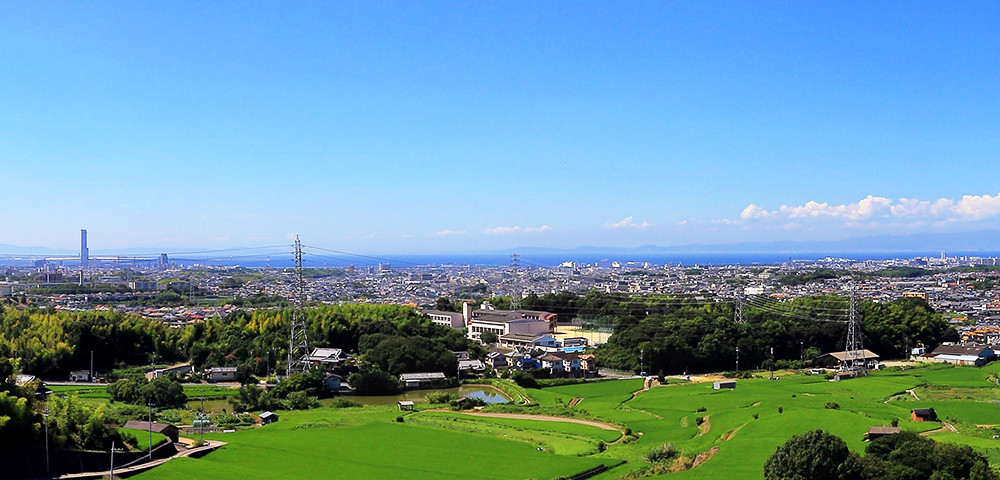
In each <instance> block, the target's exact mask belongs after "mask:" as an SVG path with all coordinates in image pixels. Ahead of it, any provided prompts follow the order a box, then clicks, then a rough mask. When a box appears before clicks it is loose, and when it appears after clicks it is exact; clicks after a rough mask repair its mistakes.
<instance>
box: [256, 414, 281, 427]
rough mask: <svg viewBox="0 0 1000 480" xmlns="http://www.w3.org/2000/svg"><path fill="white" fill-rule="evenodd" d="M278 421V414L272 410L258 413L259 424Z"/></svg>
mask: <svg viewBox="0 0 1000 480" xmlns="http://www.w3.org/2000/svg"><path fill="white" fill-rule="evenodd" d="M277 421H278V414H277V413H274V412H264V413H262V414H260V424H261V425H268V424H271V423H274V422H277Z"/></svg>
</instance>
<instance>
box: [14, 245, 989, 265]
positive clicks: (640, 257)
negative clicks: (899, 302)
mask: <svg viewBox="0 0 1000 480" xmlns="http://www.w3.org/2000/svg"><path fill="white" fill-rule="evenodd" d="M939 255H940V252H894V253H884V252H880V253H856V252H855V253H852V252H817V253H782V252H774V253H767V252H762V253H761V252H755V253H631V252H629V253H621V252H620V253H608V252H597V253H586V252H567V253H535V254H531V253H528V254H520V264H521V265H522V266H524V267H552V266H556V265H559V264H560V263H563V262H567V261H572V262H576V263H580V264H595V263H596V264H598V265H601V266H610V265H611V263H612V262H620V263H623V264H624V263H627V262H636V263H639V264H641V263H643V262H649V263H650V264H652V265H656V266H660V265H681V266H691V267H693V266H696V265H704V266H709V265H778V264H782V263H786V262H790V261H814V260H819V259H822V258H827V257H832V258H844V259H850V260H854V261H864V260H884V259H909V258H914V257H937V256H939ZM949 256H950V257H956V256H957V257H962V256H973V257H1000V252H949ZM170 261H171V262H174V263H177V264H180V265H185V266H186V265H194V264H201V265H214V266H243V267H249V268H261V267H274V268H287V267H291V266H292V265H293V260H292V256H291V255H289V254H283V253H282V254H278V255H275V254H271V255H239V256H212V257H205V256H200V255H191V256H186V255H182V254H178V255H175V256H171V257H170ZM302 261H303V265H304V266H305V267H307V268H309V267H312V268H326V267H330V268H336V267H345V266H347V265H354V266H356V267H369V266H372V267H375V266H378V265H379V264H380V263H382V264H389V265H390V266H391V267H399V268H406V267H418V266H440V265H479V266H508V265H510V254H509V253H483V254H470V253H461V254H434V255H391V254H390V255H385V256H377V255H354V254H331V253H327V252H321V254H317V253H314V252H310V251H309V250H308V249H306V250H304V251H303V258H302ZM32 262H33V261H28V260H21V259H14V258H7V259H5V258H3V257H0V265H11V266H28V265H31V264H32ZM133 262H134V263H135V264H136V265H139V266H143V265H154V264H155V262H156V259H155V258H152V257H147V258H145V259H139V260H137V261H132V260H130V259H128V258H123V259H122V260H121V261H119V262H103V263H102V264H103V265H107V266H113V265H115V264H116V263H117V264H118V265H121V266H125V265H129V264H131V263H133ZM53 263H54V264H56V265H61V266H64V267H67V268H73V267H74V266H78V265H79V262H73V261H62V262H53Z"/></svg>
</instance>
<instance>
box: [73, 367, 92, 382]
mask: <svg viewBox="0 0 1000 480" xmlns="http://www.w3.org/2000/svg"><path fill="white" fill-rule="evenodd" d="M69 381H71V382H89V381H90V370H73V371H71V372H69Z"/></svg>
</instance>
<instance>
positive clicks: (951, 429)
mask: <svg viewBox="0 0 1000 480" xmlns="http://www.w3.org/2000/svg"><path fill="white" fill-rule="evenodd" d="M941 425H942V427H941V428H938V429H935V430H931V431H928V432H921V433H920V436H922V437H926V436H927V435H933V434H935V433H941V432H955V433H958V429H957V428H955V426H954V425H952V424H950V423H948V422H941Z"/></svg>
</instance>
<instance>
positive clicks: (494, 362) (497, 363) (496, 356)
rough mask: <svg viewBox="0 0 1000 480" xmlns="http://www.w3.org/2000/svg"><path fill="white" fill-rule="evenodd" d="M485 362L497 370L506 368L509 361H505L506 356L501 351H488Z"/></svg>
mask: <svg viewBox="0 0 1000 480" xmlns="http://www.w3.org/2000/svg"><path fill="white" fill-rule="evenodd" d="M486 364H487V365H489V366H490V368H492V369H494V370H499V369H501V368H507V367H509V366H510V363H508V362H507V357H506V356H504V354H503V353H501V352H496V351H493V352H490V353H487V354H486Z"/></svg>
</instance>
